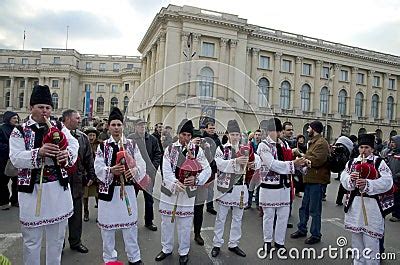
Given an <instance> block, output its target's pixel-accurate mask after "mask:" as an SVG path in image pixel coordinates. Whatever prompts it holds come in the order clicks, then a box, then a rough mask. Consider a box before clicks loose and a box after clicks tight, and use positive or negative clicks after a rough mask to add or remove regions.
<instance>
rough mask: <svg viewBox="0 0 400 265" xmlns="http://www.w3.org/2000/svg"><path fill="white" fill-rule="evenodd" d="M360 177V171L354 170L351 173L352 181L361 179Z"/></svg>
mask: <svg viewBox="0 0 400 265" xmlns="http://www.w3.org/2000/svg"><path fill="white" fill-rule="evenodd" d="M359 178H360V173H358V172H353V173H351V174H350V180H351V181H357V179H359Z"/></svg>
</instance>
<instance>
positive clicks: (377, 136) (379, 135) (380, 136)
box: [375, 129, 383, 139]
mask: <svg viewBox="0 0 400 265" xmlns="http://www.w3.org/2000/svg"><path fill="white" fill-rule="evenodd" d="M375 135H376V138H379V139H382V135H383V132H382V130H381V129H376V130H375Z"/></svg>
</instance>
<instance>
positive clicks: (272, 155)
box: [257, 136, 295, 207]
mask: <svg viewBox="0 0 400 265" xmlns="http://www.w3.org/2000/svg"><path fill="white" fill-rule="evenodd" d="M278 141H279V144H281V145H283V144H284V143H283V142H281V140H278ZM257 153H258V155H259V156H260V158H261V163H262V165H261V170H260V175H261V183H264V184H269V185H279V183H280V180H281V174H282V175H289V174H294V172H295V167H294V163H293V161H280V160H278V154H277V149H276V142H275V141H273V140H272V139H271V138H270V137H269V136H268V137H267V138H266V139H265V140H264V141H262V142H261V143H260V144H259V145H258V148H257ZM288 181H290V179H289V176H288ZM259 205H260V206H261V207H282V206H290V187H289V188H287V187H283V188H279V189H267V188H262V187H261V188H260V198H259Z"/></svg>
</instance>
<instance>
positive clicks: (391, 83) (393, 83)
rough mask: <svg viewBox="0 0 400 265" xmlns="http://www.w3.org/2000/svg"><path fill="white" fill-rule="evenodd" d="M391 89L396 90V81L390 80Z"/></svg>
mask: <svg viewBox="0 0 400 265" xmlns="http://www.w3.org/2000/svg"><path fill="white" fill-rule="evenodd" d="M389 89H396V80H395V79H393V78H389Z"/></svg>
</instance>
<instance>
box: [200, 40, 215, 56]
mask: <svg viewBox="0 0 400 265" xmlns="http://www.w3.org/2000/svg"><path fill="white" fill-rule="evenodd" d="M214 47H215V44H214V43H211V42H203V45H202V47H201V55H202V56H206V57H214Z"/></svg>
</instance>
